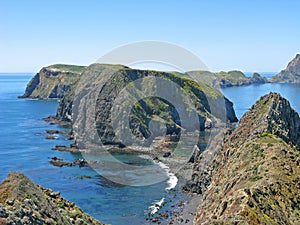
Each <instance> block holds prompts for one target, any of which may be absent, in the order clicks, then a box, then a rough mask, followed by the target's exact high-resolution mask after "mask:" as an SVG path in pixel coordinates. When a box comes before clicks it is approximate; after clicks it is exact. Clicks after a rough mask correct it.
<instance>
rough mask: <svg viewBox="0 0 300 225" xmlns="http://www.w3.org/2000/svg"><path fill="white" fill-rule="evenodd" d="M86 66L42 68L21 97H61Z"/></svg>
mask: <svg viewBox="0 0 300 225" xmlns="http://www.w3.org/2000/svg"><path fill="white" fill-rule="evenodd" d="M84 69H85V67H84V66H72V65H60V64H58V65H52V66H48V67H44V68H42V69H41V70H40V71H39V73H37V74H36V75H35V76H34V77H33V78H32V80H31V81H30V82H29V83H28V85H27V87H26V90H25V93H24V94H23V95H22V96H20V98H37V99H60V98H62V97H63V96H64V95H65V94H66V92H67V91H68V90H70V89H71V87H72V86H73V85H74V84H75V83H76V82H77V81H78V79H79V77H80V74H81V73H82V71H83V70H84Z"/></svg>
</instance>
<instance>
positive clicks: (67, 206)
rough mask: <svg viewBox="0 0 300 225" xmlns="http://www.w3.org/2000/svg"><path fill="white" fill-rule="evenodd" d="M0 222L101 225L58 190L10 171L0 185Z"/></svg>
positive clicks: (11, 223)
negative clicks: (54, 190)
mask: <svg viewBox="0 0 300 225" xmlns="http://www.w3.org/2000/svg"><path fill="white" fill-rule="evenodd" d="M0 224H7V225H13V224H36V225H45V224H47V225H48V224H49V225H52V224H64V225H69V224H82V225H84V224H86V225H88V224H99V225H100V224H102V223H100V222H99V221H97V220H96V219H94V218H92V217H91V216H89V215H88V214H86V213H84V212H83V211H82V210H81V209H80V208H78V207H77V206H76V205H75V204H74V203H72V202H69V201H67V200H65V199H63V198H61V197H60V194H59V193H58V192H53V191H51V190H50V189H46V188H43V187H41V186H39V185H36V184H34V183H33V182H32V181H31V180H30V179H28V178H27V177H26V176H25V175H24V174H22V173H17V172H12V173H10V174H9V175H8V177H7V178H6V179H5V180H4V181H3V182H2V183H1V184H0Z"/></svg>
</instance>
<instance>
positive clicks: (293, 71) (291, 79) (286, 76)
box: [271, 54, 300, 83]
mask: <svg viewBox="0 0 300 225" xmlns="http://www.w3.org/2000/svg"><path fill="white" fill-rule="evenodd" d="M271 82H277V83H278V82H279V83H300V54H297V55H296V57H295V58H294V59H293V60H292V61H290V62H289V63H288V65H287V67H286V68H285V69H284V70H282V71H281V72H280V73H279V74H277V75H276V76H273V77H272V78H271Z"/></svg>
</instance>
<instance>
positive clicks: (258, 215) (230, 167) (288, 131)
mask: <svg viewBox="0 0 300 225" xmlns="http://www.w3.org/2000/svg"><path fill="white" fill-rule="evenodd" d="M299 127H300V121H299V116H298V114H297V113H296V112H295V111H294V110H293V109H291V107H290V105H289V103H288V101H287V100H286V99H284V98H282V97H281V96H280V95H279V94H276V93H270V94H269V95H266V96H263V97H262V98H261V99H260V100H259V101H257V102H256V103H255V105H254V106H252V108H251V109H250V110H249V111H248V112H247V113H246V114H245V115H244V116H243V118H242V119H241V121H240V124H239V126H238V128H237V129H236V130H234V131H233V132H232V133H231V131H229V132H227V134H225V138H224V142H223V143H222V144H221V145H218V146H219V150H218V152H217V154H213V155H215V156H213V157H212V159H211V160H210V161H206V164H205V163H203V162H204V161H203V157H202V158H201V156H200V157H199V159H198V160H199V161H198V164H196V166H195V170H194V174H193V182H194V183H190V184H189V186H188V187H189V188H191V190H192V191H194V192H198V193H201V194H202V199H201V202H200V205H199V208H198V212H197V215H196V217H195V220H194V224H300V213H299V212H300V211H299V210H300V178H299V175H300V168H299V164H300V153H299V151H298V150H297V149H299V137H298V135H299ZM201 162H202V163H201ZM209 162H210V163H209Z"/></svg>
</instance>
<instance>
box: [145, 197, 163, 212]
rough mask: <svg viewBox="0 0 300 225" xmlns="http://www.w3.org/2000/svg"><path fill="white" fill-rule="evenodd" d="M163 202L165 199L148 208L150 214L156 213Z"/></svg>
mask: <svg viewBox="0 0 300 225" xmlns="http://www.w3.org/2000/svg"><path fill="white" fill-rule="evenodd" d="M164 201H165V198H162V199H161V200H159V201H157V202H154V204H153V205H151V206H150V207H149V209H151V214H155V213H157V212H158V210H159V209H160V207H161V206H162V204H163V203H164Z"/></svg>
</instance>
